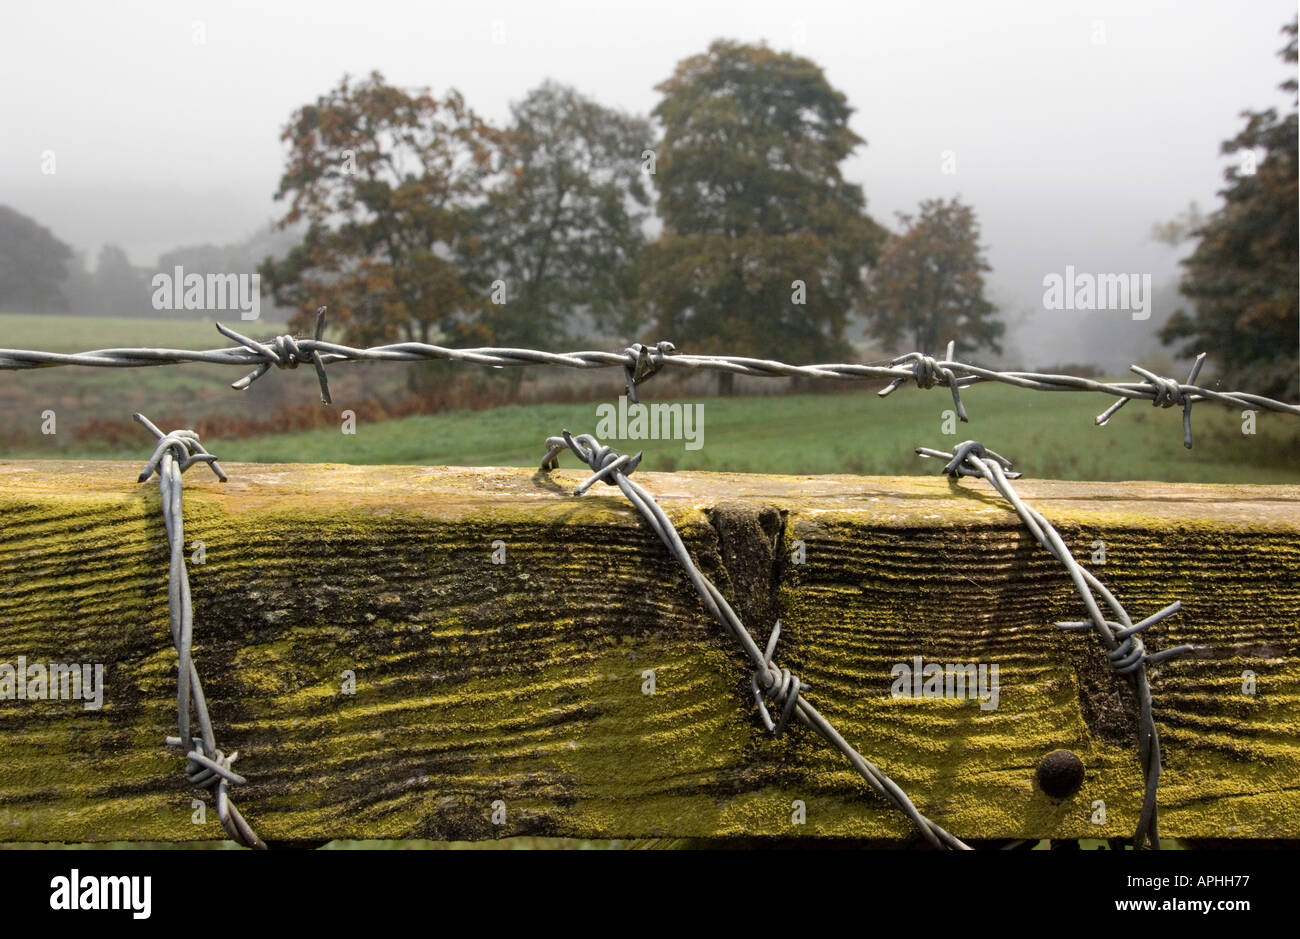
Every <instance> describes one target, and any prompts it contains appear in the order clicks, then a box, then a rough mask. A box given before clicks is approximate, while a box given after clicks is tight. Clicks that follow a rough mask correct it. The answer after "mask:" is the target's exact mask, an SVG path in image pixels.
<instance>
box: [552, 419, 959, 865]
mask: <svg viewBox="0 0 1300 939" xmlns="http://www.w3.org/2000/svg"><path fill="white" fill-rule="evenodd" d="M546 448H547V450H546V457H545V459H544V460H543V461H542V467H541V468H542V469H543V470H552V469H555V468H557V467H558V466H559V455H560V454H561V453H563V452H564V451H565V450H566V449H568V450H570V451H572V453H573V454H574V455H575V456H577V457H578V459H580V460H582V462H584V463H586V464H587V466H589V467H590V468H591V470H592V473H593V475H592V476H590V477H589V478H588V479H586V480H585V481H584V482H583V483H581V484H580V485H579V486H578V487H577V488H575V489H574V490H573V494H574V495H576V496H581V495H583V494H584V493H585V492H586V491H587V490H588V489H590V488H591V487H592V486H593V485H595V484H596V483H597V482H600V481H604V482H605V483H606V484H608V485H611V486H617V487H618V488H619V489H620V490H621V491H622V492H623V495H625V496H626V497H627V499H628V501H629V502H631V503H632V506H633V507H634V508H635V509H636V510H637V512H638V513H640V515H641V517H642V518H644V519H645V521H646V523H647V524H648V525H649V526H650V528H651V530H652V531H653V532H654V533H655V534H656V535H658V536H659V539H660V540H661V541H662V542H663V543H664V545H665V547H667V548H668V551H669V553H670V554H672V556H673V557H674V558H676V560H677V562H678V563H679V564H681V566H682V568H683V569H684V570H685V571H686V575H687V577H689V578H690V581H691V583H692V585H694V587H695V590H696V591H697V592H698V593H699V595H700V599H701V600H702V601H704V607H705V609H706V610H708V611H709V612H710V613H711V614H712V615H713V616H714V618H715V619H717V621H718V622H719V623H721V624H722V625H723V627H724V628H726V630H727V631H728V632H729V633H730V634H731V636H732V637H733V638H734V639H735V640H736V641H737V642H738V643H739V644H740V647H741V648H742V649H743V650H744V652H745V655H746V656H747V657H748V658H749V661H750V664H752V665H753V666H754V673H753V676H752V678H751V679H750V687H751V689H752V691H753V694H754V702H755V704H756V706H757V708H758V713H759V717H760V718H761V719H762V722H763V726H764V727H766V728H767V729H768V730H770V731H771V732H772V733H773V734H775V735H776V736H778V737H779V736H780V735H781V733H782V732H783V731H784V730H785V728H786V726H787V725H788V724H789V722H790V719H791V717H795V718H797V719H798V720H799V721H800V723H802V724H804V725H805V726H806V727H808V728H810V729H812V730H814V731H816V732H817V733H818V734H820V735H821V736H822V737H824V738H825V739H826V740H827V741H829V742H830V744H831V745H832V746H833V747H835V749H837V750H839V752H840V753H842V754H843V755H844V756H845V757H846V758H847V759H848V761H849V762H850V763H851V764H852V765H853V768H854V769H855V770H857V772H858V773H859V775H861V776H862V778H863V779H865V780H866V781H867V784H868V785H870V786H871V788H872V789H873V790H874V791H875V792H876V793H878V794H879V795H881V796H883V797H884V798H885V799H886V800H888V801H889V802H890V803H891V804H892V805H893V806H894V807H895V808H897V809H899V810H900V811H902V812H903V813H905V814H906V815H907V816H908V817H909V818H910V819H911V820H912V822H913V823H914V824H915V825H916V827H917V828H918V829H920V831H921V834H922V835H923V836H924V837H925V839H926V840H927V841H928V842H929V843H930V844H931V845H933V846H934V847H936V848H950V849H958V850H969V849H970V846H969V845H967V844H966V843H965V842H963V841H962V840H961V839H959V838H957V837H956V836H955V835H952V834H950V833H949V832H947V831H946V830H944V829H943V828H942V827H941V826H940V825H938V824H936V823H935V822H933V821H931V820H930V819H928V818H926V817H925V816H924V815H922V814H921V812H920V811H919V810H918V809H917V808H916V806H915V805H913V804H912V801H911V799H909V798H908V797H907V795H906V793H904V792H903V790H902V789H901V788H899V786H898V784H897V783H895V782H894V781H893V780H892V779H890V778H889V777H888V776H887V775H885V773H883V772H882V771H881V770H880V769H879V768H878V767H876V766H875V765H874V764H872V763H871V762H870V761H869V760H867V758H866V757H864V756H862V754H860V753H859V752H858V751H857V750H855V749H854V748H853V747H852V746H851V745H850V744H849V743H848V741H846V740H845V739H844V738H843V737H842V736H841V735H840V733H839V731H837V730H836V729H835V727H834V726H833V725H832V724H831V722H830V721H828V720H827V719H826V718H825V717H823V716H822V714H821V713H820V712H819V711H818V710H817V709H816V708H815V707H813V705H812V704H811V703H810V702H809V701H808V699H807V698H806V697H805V696H804V693H805V692H806V691H808V690H810V689H809V686H808V685H807V684H805V683H804V682H802V681H801V680H800V679H799V678H798V676H796V675H795V674H794V673H792V672H791V671H790V670H789V669H788V668H782V667H780V666H778V665H777V664H776V663H775V662H773V661H772V656H773V654H774V653H775V652H776V644H777V640H779V639H780V637H781V622H780V620H778V621H777V622H776V624H775V625H774V626H773V628H772V634H771V636H770V637H769V638H768V640H767V647H766V649H760V648H759V647H758V644H757V643H756V642H755V641H754V638H753V637H752V636H751V635H750V634H749V630H748V629H746V628H745V625H744V623H742V622H741V621H740V617H739V616H737V615H736V612H735V611H734V610H733V609H732V608H731V605H730V604H729V603H727V600H726V598H725V597H723V596H722V593H721V592H720V591H719V590H718V588H717V587H715V586H714V585H713V582H712V581H710V580H709V579H708V578H707V577H705V576H704V575H703V574H701V573H700V571H699V568H697V567H696V566H695V563H694V562H693V561H692V560H691V555H690V552H688V551H687V550H686V546H685V545H684V544H683V543H682V539H681V536H680V535H678V533H677V529H676V528H675V527H674V526H673V523H672V522H671V521H670V520H669V518H668V516H667V515H666V514H665V513H664V510H663V509H662V508H661V507H660V506H659V504H658V503H657V502H656V501H655V499H654V497H653V496H651V495H650V493H648V492H646V490H645V489H643V488H642V487H641V486H640V485H638V484H637V483H636V482H634V481H633V480H631V479H629V478H628V477H629V475H630V474H631V473H632V471H633V470H635V469H636V468H637V465H638V464H639V463H640V462H641V454H640V453H638V454H636V456H627V455H620V454H618V453H616V452H615V451H614V450H612V449H611V448H609V447H607V446H603V445H602V444H601V443H600V441H598V440H597V439H596V438H595V437H593V436H591V435H590V434H580V435H578V436H576V437H575V436H573V435H572V434H570V433H569V432H568V431H567V430H565V431H563V432H562V433H561V436H559V437H549V438H547V440H546ZM769 701H770V702H771V704H772V707H773V708H775V709H776V710H777V711H778V713H779V716H778V717H777V718H776V719H775V720H774V719H773V717H772V712H771V710H769V708H768V702H769Z"/></svg>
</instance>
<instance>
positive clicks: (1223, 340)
mask: <svg viewBox="0 0 1300 939" xmlns="http://www.w3.org/2000/svg"><path fill="white" fill-rule="evenodd" d="M1282 31H1283V33H1284V34H1285V35H1286V36H1287V37H1288V39H1287V43H1286V45H1285V46H1284V47H1283V48H1282V50H1281V51H1280V52H1279V55H1280V57H1281V58H1282V60H1283V61H1284V62H1286V63H1288V64H1289V65H1290V66H1291V71H1292V72H1293V73H1294V70H1295V62H1296V21H1295V20H1292V21H1291V22H1290V23H1289V24H1287V25H1286V26H1284V27H1283V29H1282ZM1280 87H1281V88H1282V89H1283V90H1284V91H1286V92H1288V93H1290V94H1292V95H1294V94H1295V92H1296V80H1295V79H1294V78H1288V79H1287V80H1286V81H1285V82H1283V83H1282V85H1281V86H1280ZM1242 117H1243V118H1245V121H1246V126H1245V127H1244V128H1243V129H1242V131H1241V132H1240V133H1239V134H1237V135H1236V136H1235V137H1233V138H1232V139H1230V140H1226V141H1224V142H1223V145H1222V147H1221V152H1222V153H1223V154H1225V155H1227V154H1233V155H1235V156H1237V157H1238V160H1237V162H1235V163H1234V164H1233V165H1231V166H1229V167H1228V169H1227V170H1226V171H1225V172H1224V178H1225V180H1226V181H1227V185H1226V186H1225V187H1224V188H1223V189H1222V190H1220V191H1219V195H1220V196H1222V198H1223V205H1222V206H1221V207H1219V208H1218V209H1216V210H1215V211H1214V212H1213V213H1211V214H1210V216H1209V217H1208V218H1207V219H1206V220H1205V221H1204V223H1203V224H1202V225H1201V226H1200V227H1199V228H1197V229H1196V230H1195V231H1193V232H1192V235H1193V237H1195V238H1196V239H1197V244H1196V248H1195V249H1194V250H1193V252H1192V254H1191V255H1190V256H1189V257H1188V258H1186V259H1185V260H1184V261H1183V262H1182V264H1183V266H1184V268H1185V273H1184V275H1183V278H1182V281H1181V282H1180V284H1179V287H1180V290H1181V292H1182V293H1183V295H1184V296H1185V297H1187V298H1188V299H1189V300H1191V301H1192V303H1193V304H1194V312H1192V313H1190V314H1189V313H1188V312H1187V311H1186V310H1178V311H1177V312H1175V313H1174V315H1173V316H1172V317H1170V319H1169V322H1168V323H1166V324H1165V327H1164V329H1162V330H1161V333H1160V338H1161V339H1163V340H1164V341H1165V342H1166V343H1173V342H1177V341H1179V340H1190V341H1186V342H1184V345H1183V346H1182V347H1181V348H1180V350H1179V353H1180V354H1182V355H1193V354H1196V353H1198V352H1202V351H1205V352H1209V353H1210V354H1211V356H1213V357H1214V359H1215V360H1216V361H1217V363H1218V364H1219V366H1220V370H1221V378H1222V380H1223V381H1224V382H1225V384H1227V385H1240V386H1242V387H1247V388H1249V389H1251V390H1252V391H1255V392H1257V393H1261V394H1268V395H1281V396H1284V397H1287V398H1291V399H1294V398H1295V397H1296V396H1297V393H1298V391H1300V384H1298V383H1297V370H1298V367H1300V362H1297V341H1296V340H1297V337H1296V327H1297V322H1298V321H1300V310H1298V309H1297V294H1298V293H1300V274H1298V273H1297V263H1298V262H1300V237H1298V236H1297V225H1298V224H1300V218H1297V200H1298V199H1300V191H1297V182H1296V180H1297V160H1296V134H1297V124H1296V99H1295V98H1294V97H1293V98H1292V103H1291V109H1290V112H1289V113H1288V114H1286V115H1285V116H1279V115H1278V112H1277V110H1276V108H1268V109H1267V110H1264V111H1257V112H1251V111H1245V112H1242ZM1260 154H1262V156H1260Z"/></svg>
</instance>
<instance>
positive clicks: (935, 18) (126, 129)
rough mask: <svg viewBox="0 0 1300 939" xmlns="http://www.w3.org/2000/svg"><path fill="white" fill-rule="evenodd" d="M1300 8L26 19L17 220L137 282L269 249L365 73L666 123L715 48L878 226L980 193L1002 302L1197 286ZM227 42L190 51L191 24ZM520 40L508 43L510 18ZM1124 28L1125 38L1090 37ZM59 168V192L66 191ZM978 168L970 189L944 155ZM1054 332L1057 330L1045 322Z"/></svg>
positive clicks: (4, 92)
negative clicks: (1231, 141)
mask: <svg viewBox="0 0 1300 939" xmlns="http://www.w3.org/2000/svg"><path fill="white" fill-rule="evenodd" d="M1295 9H1296V5H1295V2H1294V0H1250V2H1248V3H1243V2H1241V0H1215V2H1206V0H1202V2H1180V3H1173V2H1149V0H1131V2H1125V3H1110V2H1087V3H1078V2H1042V0H1038V2H996V3H995V2H986V3H979V2H916V3H899V2H898V0H890V2H858V3H839V4H837V3H806V2H805V3H775V2H745V3H740V2H728V3H708V2H704V0H695V2H689V3H678V2H654V3H642V4H617V5H616V4H611V3H573V2H554V0H543V2H531V3H492V2H490V0H489V2H486V3H481V4H480V3H458V4H447V3H438V2H428V3H416V2H410V3H392V2H380V0H367V2H354V0H349V2H338V0H313V2H292V3H287V2H286V3H271V2H264V3H243V2H238V3H189V2H170V3H149V2H113V3H103V2H85V3H80V2H61V0H37V2H17V3H15V2H13V0H9V2H7V3H6V4H5V9H4V14H3V23H4V26H3V32H0V101H2V102H3V110H2V111H0V203H7V204H11V205H13V206H14V207H15V208H17V209H18V210H19V211H22V212H25V213H27V214H29V215H32V216H33V217H35V218H36V219H37V220H38V221H39V222H41V223H42V224H44V225H46V226H47V227H49V228H51V229H52V230H53V231H54V233H55V234H56V235H57V236H59V237H61V238H63V239H64V240H65V241H68V242H70V243H72V244H73V245H74V246H75V247H78V248H81V249H84V250H87V251H89V252H90V253H91V254H92V255H93V254H94V252H95V251H97V250H98V247H99V245H100V244H101V243H103V242H105V241H115V242H117V243H119V244H121V245H122V246H123V247H124V248H125V249H126V250H127V253H128V254H129V255H130V256H131V258H132V260H133V261H134V262H136V263H137V264H143V265H150V264H153V263H154V262H155V261H156V259H157V255H158V254H159V253H160V252H161V251H163V250H166V249H169V248H172V247H175V246H177V245H179V244H193V243H200V242H226V241H234V240H238V239H241V238H243V237H245V236H247V235H248V234H249V233H250V232H251V231H252V229H253V228H255V227H256V226H257V225H259V224H261V223H263V222H265V221H268V220H269V219H270V218H272V217H273V215H274V214H275V212H276V205H275V204H274V203H273V202H272V201H271V195H272V193H273V192H274V189H275V186H276V183H277V181H278V178H279V173H280V168H281V159H282V152H283V151H282V148H281V144H280V142H279V139H278V137H279V131H280V129H281V128H282V126H283V125H284V123H285V121H286V120H287V118H288V116H289V114H290V113H291V112H292V111H293V110H294V109H295V108H296V107H298V106H300V105H302V104H304V103H307V102H309V101H312V100H314V99H315V98H316V97H317V96H318V95H319V94H321V93H323V92H324V91H326V90H328V89H330V88H332V87H333V86H334V85H336V84H337V82H338V81H339V79H340V78H341V76H342V75H343V74H344V73H345V72H350V73H352V74H354V75H360V74H365V73H367V72H369V71H370V70H371V69H374V68H378V69H379V70H381V71H382V72H383V73H384V74H385V76H386V77H387V78H388V79H389V80H390V81H392V82H395V83H398V84H403V85H429V86H431V87H432V88H433V90H434V91H435V92H441V91H444V90H445V89H446V88H448V87H449V86H454V87H456V88H459V89H460V90H461V91H462V92H463V93H464V94H465V96H466V98H467V100H468V101H469V103H470V105H471V106H472V107H474V108H475V109H476V110H478V111H480V112H481V113H482V114H484V115H486V116H488V117H489V118H492V119H495V120H504V118H505V117H506V115H507V106H508V103H509V102H510V101H511V100H515V99H518V98H519V97H521V96H522V95H523V94H524V93H525V92H526V91H527V90H528V89H530V88H532V87H534V86H535V85H537V84H538V83H539V82H541V81H542V80H543V79H545V78H548V77H550V78H555V79H557V80H559V81H562V82H565V83H569V84H572V85H575V86H577V87H578V88H579V89H580V90H582V91H585V92H587V93H589V94H592V95H594V96H595V97H597V98H598V99H599V100H600V101H601V102H602V103H604V104H607V105H611V106H616V107H620V108H623V109H626V110H631V111H636V112H641V113H647V112H648V111H649V110H650V108H651V107H653V105H654V103H655V101H656V100H657V95H656V93H655V91H654V85H655V84H657V83H658V82H660V81H662V80H663V79H664V78H666V77H667V76H668V75H669V74H670V73H671V71H672V69H673V67H674V65H675V64H676V63H677V61H678V60H680V59H681V58H684V57H685V56H688V55H691V54H693V53H696V52H699V51H702V50H703V49H704V48H705V47H706V46H707V45H708V43H709V42H710V41H711V40H712V39H714V38H717V37H730V38H735V39H740V40H747V41H753V40H759V39H765V40H767V41H768V42H769V44H771V45H772V46H773V47H775V48H778V49H793V50H794V51H796V52H799V53H800V54H803V55H806V56H808V57H810V58H812V59H813V60H814V61H816V62H817V63H818V64H820V65H821V66H823V67H824V68H825V70H826V73H827V76H828V78H829V80H830V81H831V83H832V84H833V85H834V86H835V87H837V88H839V89H840V90H841V91H843V92H844V93H845V94H846V95H847V96H848V98H849V100H850V102H851V103H852V104H853V106H854V107H855V108H856V109H857V112H856V114H855V115H854V118H853V122H852V123H853V126H854V129H855V130H856V131H857V132H858V133H859V134H860V135H861V136H862V137H864V138H866V140H867V146H866V147H865V148H862V149H861V150H860V151H859V152H858V154H857V155H856V156H855V157H854V158H853V159H852V160H851V161H850V163H849V164H848V166H847V167H846V174H847V175H848V176H849V177H850V178H852V179H854V180H856V181H858V182H861V183H862V184H863V186H864V189H865V192H866V196H867V200H868V209H869V211H871V212H872V213H873V214H874V215H875V216H876V218H877V219H879V220H880V221H882V222H885V223H886V224H890V225H893V224H894V215H893V213H894V212H895V211H898V210H908V209H911V208H913V207H914V206H915V205H916V203H917V202H918V200H920V199H922V198H926V197H930V196H947V195H955V194H960V195H961V196H962V197H963V198H964V199H965V200H966V201H968V202H970V203H972V204H973V205H974V206H975V207H976V209H977V211H978V213H979V216H980V218H981V220H982V222H983V228H984V240H985V243H986V244H987V245H988V247H989V258H990V260H991V262H992V264H993V267H994V273H993V274H992V276H991V278H990V279H991V282H992V286H993V291H992V292H993V296H994V299H995V300H999V301H1002V303H1003V305H1004V306H1005V307H1006V308H1008V311H1009V312H1011V313H1013V314H1014V312H1015V311H1016V310H1020V309H1029V308H1031V307H1034V306H1036V305H1037V300H1038V299H1039V298H1041V294H1042V287H1041V281H1042V277H1043V275H1044V274H1045V273H1048V272H1051V271H1058V272H1059V271H1062V270H1063V269H1064V267H1065V265H1067V264H1073V265H1074V266H1075V267H1076V268H1077V269H1079V270H1095V271H1115V272H1129V271H1133V272H1138V271H1141V272H1150V273H1152V274H1153V275H1154V279H1155V281H1156V283H1157V284H1159V283H1160V282H1162V281H1167V280H1169V279H1170V278H1171V277H1173V276H1175V274H1176V268H1175V260H1176V254H1175V252H1174V251H1173V250H1172V249H1170V248H1167V247H1164V246H1160V245H1155V244H1153V243H1151V242H1150V241H1149V231H1150V227H1151V224H1152V222H1153V221H1156V220H1162V219H1166V218H1168V217H1170V216H1172V215H1173V214H1175V213H1176V212H1178V211H1180V210H1181V209H1182V208H1183V207H1184V206H1185V205H1186V204H1187V203H1188V202H1189V201H1190V200H1193V199H1195V200H1197V201H1199V203H1200V204H1201V206H1202V208H1209V207H1211V206H1212V205H1213V204H1214V203H1215V201H1216V200H1215V195H1214V194H1215V192H1216V190H1217V189H1218V188H1219V186H1220V184H1221V179H1222V177H1221V173H1222V169H1223V167H1224V165H1225V160H1224V158H1221V157H1220V156H1219V155H1218V147H1219V143H1220V141H1221V140H1223V139H1224V138H1226V137H1229V136H1231V135H1233V134H1235V133H1236V131H1237V130H1238V129H1239V128H1240V126H1241V120H1240V119H1239V117H1238V112H1239V111H1241V110H1242V109H1245V108H1259V107H1264V106H1268V105H1277V106H1279V107H1285V106H1287V105H1289V101H1288V100H1287V98H1286V96H1285V95H1283V94H1282V93H1281V92H1278V91H1277V90H1276V86H1277V85H1278V83H1279V82H1281V81H1282V80H1283V78H1284V77H1285V76H1284V67H1283V66H1282V64H1281V62H1280V61H1279V60H1278V59H1277V58H1276V57H1275V55H1274V53H1275V52H1276V50H1277V49H1278V48H1279V47H1280V46H1281V45H1282V37H1281V35H1280V34H1279V32H1278V30H1279V29H1280V27H1281V26H1282V24H1283V23H1284V22H1286V21H1287V20H1289V18H1290V17H1291V16H1292V15H1293V14H1294V12H1295ZM195 20H200V21H202V23H203V24H204V27H205V28H206V44H204V45H198V46H196V45H194V44H193V42H192V41H191V24H192V23H193V21H195ZM494 21H498V22H499V24H500V27H501V28H502V30H503V31H504V39H505V41H504V43H494V41H493V24H494ZM1097 21H1101V23H1102V24H1103V28H1104V32H1105V40H1106V41H1105V43H1104V44H1096V43H1094V42H1093V31H1094V24H1095V23H1096V22H1097ZM45 150H54V151H55V153H56V159H57V173H56V174H55V175H53V176H45V175H42V174H41V171H40V164H41V153H42V151H45ZM945 150H953V151H955V152H956V154H957V170H958V171H957V174H956V175H955V176H947V175H943V174H941V173H940V155H941V153H942V152H943V151H945ZM1040 313H1041V311H1040Z"/></svg>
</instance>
